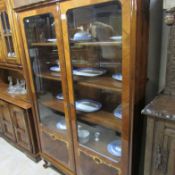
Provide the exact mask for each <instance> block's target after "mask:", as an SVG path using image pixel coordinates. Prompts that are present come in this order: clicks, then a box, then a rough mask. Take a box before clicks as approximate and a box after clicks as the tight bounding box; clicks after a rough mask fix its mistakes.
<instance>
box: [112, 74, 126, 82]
mask: <svg viewBox="0 0 175 175" xmlns="http://www.w3.org/2000/svg"><path fill="white" fill-rule="evenodd" d="M112 78H113V79H115V80H118V81H122V79H123V76H122V74H121V73H117V74H113V75H112Z"/></svg>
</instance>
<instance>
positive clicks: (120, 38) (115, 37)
mask: <svg viewBox="0 0 175 175" xmlns="http://www.w3.org/2000/svg"><path fill="white" fill-rule="evenodd" d="M110 39H111V40H114V41H121V40H122V36H111V37H110Z"/></svg>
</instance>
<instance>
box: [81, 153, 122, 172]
mask: <svg viewBox="0 0 175 175" xmlns="http://www.w3.org/2000/svg"><path fill="white" fill-rule="evenodd" d="M80 167H81V169H80V175H92V174H94V172H95V175H108V174H109V175H119V172H118V171H117V170H116V169H114V168H112V167H109V166H108V165H105V164H103V163H100V161H99V160H98V158H94V159H93V158H91V157H90V156H88V155H86V154H84V153H83V152H80Z"/></svg>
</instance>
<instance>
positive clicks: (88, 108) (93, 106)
mask: <svg viewBox="0 0 175 175" xmlns="http://www.w3.org/2000/svg"><path fill="white" fill-rule="evenodd" d="M75 104H76V110H78V111H81V112H95V111H98V110H100V109H101V108H102V104H101V103H99V102H97V101H94V100H89V99H83V100H78V101H76V103H75Z"/></svg>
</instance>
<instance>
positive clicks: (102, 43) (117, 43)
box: [72, 41, 121, 47]
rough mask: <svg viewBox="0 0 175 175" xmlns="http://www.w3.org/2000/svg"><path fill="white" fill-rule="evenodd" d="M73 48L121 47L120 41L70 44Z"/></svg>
mask: <svg viewBox="0 0 175 175" xmlns="http://www.w3.org/2000/svg"><path fill="white" fill-rule="evenodd" d="M72 43H73V44H74V45H75V46H78V47H79V46H92V47H94V46H121V42H120V41H101V42H100V41H98V42H75V41H73V42H72Z"/></svg>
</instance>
